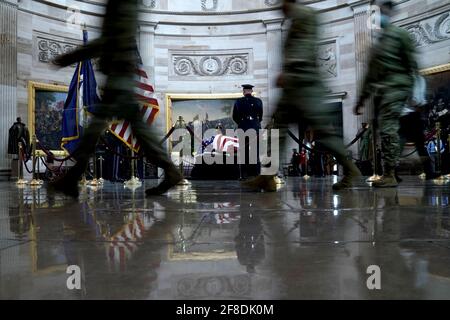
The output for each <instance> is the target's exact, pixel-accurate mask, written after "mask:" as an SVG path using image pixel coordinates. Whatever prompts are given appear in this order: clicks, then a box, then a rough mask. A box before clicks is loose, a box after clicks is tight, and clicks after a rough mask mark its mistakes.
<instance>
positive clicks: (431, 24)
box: [405, 12, 450, 47]
mask: <svg viewBox="0 0 450 320" xmlns="http://www.w3.org/2000/svg"><path fill="white" fill-rule="evenodd" d="M433 20H434V21H433ZM405 29H406V30H407V31H408V32H409V33H410V34H411V36H412V38H413V41H414V44H415V45H416V46H417V47H422V46H425V45H427V44H432V43H437V42H441V41H444V40H448V39H450V12H447V13H444V14H442V15H441V16H439V17H438V18H432V19H428V20H426V21H420V22H417V23H414V24H412V25H409V26H406V27H405Z"/></svg>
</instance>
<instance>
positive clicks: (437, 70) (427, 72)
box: [420, 63, 450, 76]
mask: <svg viewBox="0 0 450 320" xmlns="http://www.w3.org/2000/svg"><path fill="white" fill-rule="evenodd" d="M445 71H450V63H447V64H443V65H440V66H436V67H431V68H427V69H422V70H420V73H421V74H422V75H424V76H428V75H431V74H435V73H440V72H445Z"/></svg>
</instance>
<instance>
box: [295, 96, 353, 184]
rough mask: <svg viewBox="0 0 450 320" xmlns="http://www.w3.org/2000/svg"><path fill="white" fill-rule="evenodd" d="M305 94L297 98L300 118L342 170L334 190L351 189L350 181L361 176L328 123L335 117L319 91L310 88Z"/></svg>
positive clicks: (335, 130) (339, 137) (336, 133)
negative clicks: (341, 176)
mask: <svg viewBox="0 0 450 320" xmlns="http://www.w3.org/2000/svg"><path fill="white" fill-rule="evenodd" d="M306 92H307V94H304V95H301V96H302V97H300V96H299V97H298V101H299V107H300V108H301V109H300V110H299V112H300V113H301V114H302V117H303V118H304V119H305V121H306V123H308V124H309V125H310V126H311V127H312V128H313V130H314V132H316V133H317V136H318V137H319V139H318V141H319V142H320V144H321V145H323V146H324V148H325V149H326V150H327V151H329V152H330V153H331V154H332V155H333V157H335V158H336V160H337V162H338V163H339V164H340V165H342V167H343V169H344V178H343V179H342V180H341V181H340V182H339V183H337V184H335V185H334V186H333V188H334V189H335V190H341V189H346V188H351V187H352V180H353V179H354V178H355V177H358V176H360V175H361V172H360V171H359V169H358V168H357V167H356V165H355V164H354V163H353V162H352V161H351V160H349V159H348V158H347V154H346V150H345V146H344V144H343V141H342V137H341V136H340V135H339V134H338V131H337V128H333V127H332V126H331V125H329V123H330V122H331V119H332V118H333V117H334V116H335V114H334V112H335V111H334V110H333V108H332V106H331V105H327V104H323V103H322V101H321V97H322V95H321V94H320V93H319V92H320V90H319V89H315V88H311V89H310V90H306Z"/></svg>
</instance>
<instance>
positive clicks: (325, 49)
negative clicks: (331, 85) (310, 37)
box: [318, 41, 338, 78]
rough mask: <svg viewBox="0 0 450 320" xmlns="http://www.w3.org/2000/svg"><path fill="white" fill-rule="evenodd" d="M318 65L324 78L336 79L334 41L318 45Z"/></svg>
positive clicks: (336, 64) (335, 46) (336, 59)
mask: <svg viewBox="0 0 450 320" xmlns="http://www.w3.org/2000/svg"><path fill="white" fill-rule="evenodd" d="M318 53H319V54H318V65H319V68H320V70H321V71H322V74H323V75H324V77H325V78H337V77H338V53H337V45H336V41H333V42H329V43H323V44H321V45H319V52H318Z"/></svg>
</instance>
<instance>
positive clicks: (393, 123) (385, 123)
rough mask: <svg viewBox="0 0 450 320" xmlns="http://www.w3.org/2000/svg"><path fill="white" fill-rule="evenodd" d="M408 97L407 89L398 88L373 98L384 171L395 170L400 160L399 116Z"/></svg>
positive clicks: (408, 91)
mask: <svg viewBox="0 0 450 320" xmlns="http://www.w3.org/2000/svg"><path fill="white" fill-rule="evenodd" d="M409 95H410V90H409V89H408V88H402V87H399V88H390V89H388V90H387V89H386V90H384V91H383V92H381V94H379V95H377V96H376V97H375V112H376V113H377V118H378V129H379V132H380V138H381V151H382V152H383V156H384V168H385V170H389V169H393V168H395V167H396V166H397V162H398V160H399V158H400V153H401V151H402V150H401V142H400V135H399V130H400V116H401V112H402V109H403V107H404V106H405V103H406V101H407V99H408V97H409Z"/></svg>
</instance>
